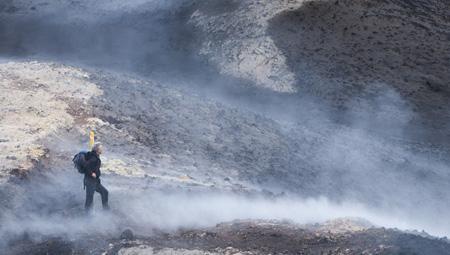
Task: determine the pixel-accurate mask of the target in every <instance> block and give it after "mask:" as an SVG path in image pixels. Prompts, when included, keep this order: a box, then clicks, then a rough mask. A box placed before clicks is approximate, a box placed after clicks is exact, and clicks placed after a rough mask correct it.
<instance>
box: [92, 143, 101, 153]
mask: <svg viewBox="0 0 450 255" xmlns="http://www.w3.org/2000/svg"><path fill="white" fill-rule="evenodd" d="M101 146H103V145H102V144H101V143H94V146H92V151H95V152H97V151H98V149H99V148H100V147H101Z"/></svg>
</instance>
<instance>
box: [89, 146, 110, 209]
mask: <svg viewBox="0 0 450 255" xmlns="http://www.w3.org/2000/svg"><path fill="white" fill-rule="evenodd" d="M102 152H103V146H102V145H101V144H100V143H95V144H94V146H93V147H92V150H91V151H89V152H87V153H86V156H85V160H86V161H85V166H84V169H85V172H84V187H85V189H86V203H85V205H84V207H85V209H86V212H90V211H91V210H92V203H93V201H94V192H95V191H97V192H98V193H100V195H101V196H102V205H103V209H105V210H108V209H109V206H108V190H107V189H106V188H105V187H103V185H102V184H101V182H100V175H101V172H100V166H101V164H102V161H101V160H100V155H101V154H102Z"/></svg>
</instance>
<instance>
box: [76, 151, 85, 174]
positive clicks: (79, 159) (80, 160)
mask: <svg viewBox="0 0 450 255" xmlns="http://www.w3.org/2000/svg"><path fill="white" fill-rule="evenodd" d="M86 155H87V152H86V151H81V152H78V153H77V154H76V155H75V156H74V157H73V159H72V162H73V165H74V167H75V168H76V169H77V170H78V172H79V173H80V174H84V173H85V169H84V166H85V165H86Z"/></svg>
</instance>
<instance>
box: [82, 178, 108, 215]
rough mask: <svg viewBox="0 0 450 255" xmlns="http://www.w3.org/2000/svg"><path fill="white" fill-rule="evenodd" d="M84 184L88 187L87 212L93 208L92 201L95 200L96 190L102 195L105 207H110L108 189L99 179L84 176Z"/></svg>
mask: <svg viewBox="0 0 450 255" xmlns="http://www.w3.org/2000/svg"><path fill="white" fill-rule="evenodd" d="M84 185H85V187H86V203H85V204H84V208H85V209H86V211H87V212H90V211H91V210H92V203H93V202H94V192H95V191H97V192H98V193H100V195H101V196H102V205H103V209H106V210H107V209H109V206H108V190H107V189H106V188H105V187H103V185H102V184H101V183H100V180H99V179H94V178H91V177H86V178H84Z"/></svg>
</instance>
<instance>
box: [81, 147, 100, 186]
mask: <svg viewBox="0 0 450 255" xmlns="http://www.w3.org/2000/svg"><path fill="white" fill-rule="evenodd" d="M101 165H102V161H101V160H100V157H99V156H98V155H97V153H96V152H94V151H89V152H88V153H87V154H86V165H85V167H84V169H85V178H86V177H89V178H92V173H95V175H96V176H97V177H96V178H97V180H100V175H101V172H100V166H101Z"/></svg>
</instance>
